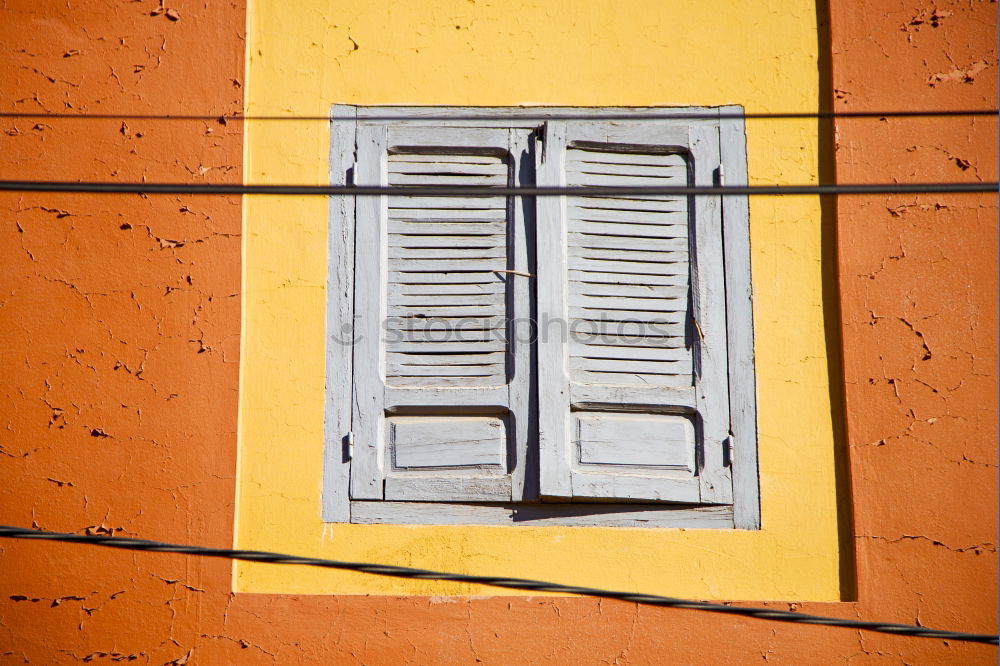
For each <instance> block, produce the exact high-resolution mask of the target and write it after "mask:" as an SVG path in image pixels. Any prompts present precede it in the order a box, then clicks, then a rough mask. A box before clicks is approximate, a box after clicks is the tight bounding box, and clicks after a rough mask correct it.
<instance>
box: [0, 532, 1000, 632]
mask: <svg viewBox="0 0 1000 666" xmlns="http://www.w3.org/2000/svg"><path fill="white" fill-rule="evenodd" d="M0 537H7V538H13V539H41V540H47V541H65V542H69V543H87V544H93V545H95V546H107V547H108V548H122V549H125V550H141V551H150V552H159V553H183V554H185V555H200V556H203V557H222V558H227V559H232V560H245V561H248V562H265V563H270V564H299V565H305V566H313V567H324V568H327V569H344V570H347V571H360V572H362V573H370V574H376V575H379V576H396V577H400V578H417V579H423V580H446V581H452V582H456V583H475V584H478V585H491V586H493V587H504V588H511V589H516V590H535V591H539V592H557V593H565V594H577V595H582V596H588V597H599V598H602V599H618V600H621V601H630V602H633V603H637V604H645V605H650V606H665V607H667V608H684V609H687V610H702V611H709V612H713V613H728V614H729V615H742V616H746V617H754V618H759V619H764V620H775V621H778V622H796V623H799V624H819V625H824V626H830V627H843V628H845V629H866V630H868V631H876V632H881V633H884V634H896V635H898V636H919V637H924V638H939V639H943V640H951V641H966V642H971V643H987V644H990V645H996V644H997V636H996V635H995V634H970V633H965V632H960V631H947V630H944V629H929V628H927V627H918V626H915V625H909V624H892V623H888V622H862V621H860V620H846V619H842V618H837V617H823V616H821V615H807V614H805V613H794V612H792V611H786V610H779V609H771V608H747V607H744V606H728V605H726V604H719V603H711V602H708V601H694V600H691V599H677V598H675V597H664V596H660V595H656V594H641V593H638V592H616V591H614V590H602V589H599V588H593V587H579V586H576V585H561V584H559V583H549V582H546V581H540V580H530V579H527V578H508V577H505V576H477V575H469V574H458V573H446V572H441V571H430V570H427V569H414V568H412V567H399V566H395V565H391V564H371V563H367V562H344V561H341V560H327V559H321V558H317V557H300V556H296V555H284V554H281V553H271V552H267V551H260V550H232V549H229V548H203V547H200V546H186V545H180V544H173V543H164V542H161V541H147V540H145V539H130V538H126V537H116V536H98V535H85V534H69V533H66V532H48V531H44V530H33V529H28V528H25V527H11V526H6V525H0Z"/></svg>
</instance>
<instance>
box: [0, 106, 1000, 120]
mask: <svg viewBox="0 0 1000 666" xmlns="http://www.w3.org/2000/svg"><path fill="white" fill-rule="evenodd" d="M428 108H439V107H428ZM536 108H537V111H536V110H535V109H536ZM998 114H1000V110H998V109H927V110H895V111H811V112H810V111H790V112H776V113H741V112H729V111H716V112H708V111H683V110H681V109H678V110H677V111H676V112H668V111H658V110H648V111H647V110H645V109H635V110H630V111H628V112H626V111H621V110H613V111H600V110H597V109H595V110H594V111H593V112H588V113H570V112H560V111H545V110H544V107H519V108H517V109H516V110H511V112H509V113H504V112H503V111H500V110H498V111H494V112H492V113H475V112H470V113H465V114H454V115H451V114H449V115H446V114H443V113H441V114H435V113H433V112H429V113H426V114H399V115H391V114H388V113H387V114H385V115H366V116H363V117H362V116H359V117H358V118H353V117H351V118H345V117H337V118H331V117H330V116H312V115H302V116H296V115H253V114H240V113H234V114H227V113H220V114H216V115H197V114H195V115H191V114H152V113H151V114H143V113H125V114H120V113H16V112H11V113H0V118H12V119H24V120H32V119H41V120H46V119H48V120H70V119H72V120H196V121H202V122H219V123H222V124H226V123H228V122H230V121H250V122H256V121H266V122H273V121H310V122H311V121H316V122H355V120H366V121H398V120H421V121H437V120H440V121H456V120H457V121H464V122H475V121H505V120H635V121H640V120H810V119H816V120H832V119H851V118H876V119H877V118H949V117H956V118H961V117H983V116H997V115H998Z"/></svg>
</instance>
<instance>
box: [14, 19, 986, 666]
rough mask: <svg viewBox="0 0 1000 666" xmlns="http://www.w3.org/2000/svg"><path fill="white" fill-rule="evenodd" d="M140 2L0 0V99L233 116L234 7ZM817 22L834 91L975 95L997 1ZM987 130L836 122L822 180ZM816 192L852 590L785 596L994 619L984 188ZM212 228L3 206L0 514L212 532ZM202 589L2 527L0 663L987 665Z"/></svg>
mask: <svg viewBox="0 0 1000 666" xmlns="http://www.w3.org/2000/svg"><path fill="white" fill-rule="evenodd" d="M157 9H158V6H157V4H156V3H155V2H122V3H118V4H114V5H110V6H106V5H105V3H97V2H90V3H81V4H80V5H79V6H76V5H73V4H72V3H70V4H69V5H67V4H63V3H54V2H41V3H39V2H27V1H18V2H6V3H2V4H0V15H2V18H0V45H2V46H0V50H2V51H0V52H2V53H3V57H2V58H0V82H2V88H3V92H4V95H3V102H2V104H3V109H4V110H24V111H27V110H40V111H52V112H56V111H64V110H70V111H81V112H82V111H89V112H100V111H117V112H134V113H162V112H171V111H173V112H178V113H209V114H212V115H215V114H222V113H233V112H237V111H239V109H240V104H241V102H240V100H241V97H242V91H241V90H240V88H239V86H240V85H241V79H242V72H243V65H242V62H243V59H242V53H243V41H242V39H243V31H244V27H243V26H244V8H243V6H242V4H240V3H235V4H225V5H212V6H211V8H210V9H207V8H206V7H205V5H204V4H203V3H195V2H190V3H189V2H181V1H179V0H178V1H177V2H174V3H171V4H170V6H169V7H165V8H164V11H157ZM168 10H169V12H173V14H172V15H168V14H169V12H168ZM832 15H833V26H832V37H833V49H832V66H833V87H834V88H835V89H836V93H835V94H836V97H835V101H834V104H835V107H836V108H846V109H855V110H862V109H873V108H899V107H911V108H916V107H920V108H926V107H960V106H968V107H989V106H992V105H994V104H995V102H996V50H995V41H994V37H995V34H996V5H995V4H992V3H986V2H942V3H939V4H936V5H932V4H930V3H926V4H923V3H920V2H917V1H916V0H906V1H905V2H879V3H874V2H872V3H863V2H858V3H834V7H833V9H832ZM0 129H2V130H3V133H2V134H0V146H2V150H0V177H3V178H11V177H17V178H25V177H37V178H51V179H72V178H87V179H98V180H109V179H112V178H122V179H127V180H133V179H139V178H142V177H145V178H147V179H149V180H167V181H174V180H191V181H195V182H203V181H210V180H230V179H232V180H236V179H239V178H240V174H241V167H240V164H241V155H240V151H241V145H240V141H241V137H240V130H239V126H238V125H237V124H234V123H230V124H228V125H221V124H219V123H214V122H207V123H200V122H195V123H180V122H152V121H127V122H126V123H125V124H124V125H123V124H122V123H121V122H97V121H93V122H84V121H73V122H70V121H57V120H52V121H44V122H39V121H27V120H17V121H11V120H3V121H2V123H0ZM996 140H997V136H996V122H995V120H991V119H977V120H975V121H971V120H955V119H951V120H908V121H902V120H887V121H885V122H881V121H874V122H873V121H865V122H862V121H844V122H841V123H838V125H837V126H836V152H835V155H836V166H837V175H838V177H839V178H840V179H841V180H842V181H844V182H847V181H851V182H860V181H880V180H886V179H890V178H897V177H898V178H899V179H900V180H906V179H913V180H922V179H927V180H935V179H942V180H950V179H956V180H957V179H971V178H981V179H983V180H992V179H995V178H996V152H995V147H996ZM836 211H837V218H838V220H837V222H838V233H839V241H838V245H837V248H838V254H839V262H840V268H841V281H840V285H839V290H840V294H841V296H842V299H843V301H842V317H843V329H842V338H843V345H844V365H843V368H844V373H845V378H846V379H845V382H846V399H845V407H846V409H845V411H846V420H847V438H848V442H849V444H850V447H851V448H850V465H849V479H847V480H849V481H850V484H851V488H852V497H853V503H852V506H851V507H848V509H849V510H850V511H851V513H852V514H853V522H854V526H855V527H854V529H855V535H856V536H855V544H854V545H855V547H856V558H857V598H858V601H856V602H850V603H837V604H816V603H805V604H797V605H795V606H796V607H797V608H800V609H801V610H803V611H806V612H815V613H826V614H834V615H841V616H846V617H861V618H864V619H876V618H878V619H888V620H895V621H901V622H919V623H923V624H926V625H929V626H943V627H951V628H956V629H964V630H969V631H991V630H993V629H995V626H996V612H995V607H994V602H995V590H996V584H997V577H996V555H995V553H996V545H995V544H996V539H995V534H996V530H997V523H996V502H995V498H996V492H997V486H996V474H997V467H996V464H997V454H996V374H995V369H996V361H997V358H996V346H995V339H996V334H997V328H996V327H997V317H996V309H995V293H996V288H997V283H996V269H995V267H996V260H995V257H996V250H997V237H996V226H995V221H996V198H995V197H993V196H982V197H976V196H968V195H965V196H961V197H959V196H955V197H948V196H934V197H926V196H924V197H872V198H865V199H862V198H856V199H849V200H842V201H841V202H839V204H838V205H837V208H836ZM239 230H240V205H239V201H238V200H232V199H225V198H198V197H169V198H168V197H164V198H155V197H151V198H149V199H144V198H141V197H138V196H125V195H123V196H100V197H97V196H80V195H59V196H56V195H17V194H5V195H2V197H0V261H2V265H3V267H4V270H3V273H2V277H0V338H2V342H0V368H2V375H0V376H2V378H3V379H2V380H0V415H2V425H3V428H2V429H0V447H2V448H0V474H2V479H3V483H2V484H0V522H3V523H9V524H19V525H32V524H34V525H37V526H39V527H43V528H47V529H55V530H66V531H75V532H86V531H90V532H102V533H115V534H125V535H131V536H145V537H152V538H162V539H168V540H176V541H189V542H193V543H202V544H206V545H217V546H222V545H226V544H227V543H229V542H230V541H231V539H232V530H233V525H232V516H233V507H232V501H233V499H232V498H233V496H234V492H235V485H234V480H233V470H234V469H235V452H236V444H235V423H236V387H237V380H238V377H237V374H238V365H237V361H238V358H237V355H238V346H239V345H238V341H239V311H238V310H239V297H238V294H239V290H240V284H239V259H240V249H239V242H240V239H239V237H238V234H239ZM831 238H832V236H831ZM830 292H831V294H833V295H834V296H835V295H836V289H835V288H834V286H831V288H830ZM830 307H831V308H833V307H835V305H834V304H833V303H831V304H830ZM834 333H837V331H834ZM838 371H839V370H838ZM845 471H846V470H845ZM845 476H848V475H847V474H845ZM230 589H231V577H230V567H229V566H228V565H227V564H226V563H224V562H214V561H205V560H196V559H190V558H183V557H179V556H173V555H164V554H130V553H121V552H115V551H110V550H103V549H96V548H90V547H83V546H71V545H50V544H40V543H20V542H17V543H15V542H6V543H0V661H2V662H3V663H21V662H31V663H68V662H73V661H75V660H88V661H94V662H98V663H102V662H112V661H136V662H138V663H153V664H165V663H172V664H181V663H206V664H207V663H272V662H277V663H298V662H321V661H322V662H328V663H332V662H337V663H473V662H476V661H483V662H487V663H503V664H515V663H609V664H611V663H665V662H678V663H734V662H735V663H742V662H754V661H767V662H775V663H778V662H780V663H795V664H809V663H815V664H828V663H836V662H840V661H851V662H855V663H873V662H876V661H886V662H889V663H896V662H899V663H921V664H928V663H969V664H973V663H976V664H978V663H990V662H995V660H996V650H995V648H989V647H985V646H972V645H965V644H958V643H948V642H944V641H937V640H930V639H913V638H893V637H886V636H877V635H873V634H864V633H858V632H852V631H845V630H839V629H826V628H820V627H795V626H788V625H779V624H774V623H768V622H762V621H756V620H741V619H736V618H729V617H716V616H712V615H706V614H701V613H695V612H690V611H669V610H656V609H649V608H638V607H636V606H632V605H628V604H622V603H616V602H598V601H595V600H587V599H556V598H545V599H538V598H535V599H532V598H510V599H507V598H502V597H494V598H488V599H477V598H473V599H453V598H420V597H413V598H397V597H295V596H282V595H251V594H246V595H242V594H241V595H232V594H231V593H230ZM779 605H780V606H783V607H787V605H781V604H779Z"/></svg>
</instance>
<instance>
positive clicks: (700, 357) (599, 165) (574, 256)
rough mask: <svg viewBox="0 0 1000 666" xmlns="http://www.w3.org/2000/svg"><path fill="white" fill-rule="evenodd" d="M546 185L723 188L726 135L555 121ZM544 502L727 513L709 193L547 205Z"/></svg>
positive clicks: (720, 281)
mask: <svg viewBox="0 0 1000 666" xmlns="http://www.w3.org/2000/svg"><path fill="white" fill-rule="evenodd" d="M544 143H545V146H544V151H543V153H542V155H541V157H540V162H539V164H538V165H537V170H538V180H539V184H540V185H567V186H583V187H604V186H619V187H632V186H657V185H686V184H689V183H692V184H693V183H697V184H700V185H708V184H711V183H712V182H713V180H712V179H713V175H714V170H715V169H716V168H717V167H718V164H719V142H718V131H717V129H713V128H711V127H705V126H698V125H691V124H680V123H671V122H655V121H649V122H644V123H642V124H641V125H640V124H636V125H631V124H629V125H621V124H611V123H597V122H594V123H585V122H549V123H547V125H546V128H545V138H544ZM538 227H539V243H538V247H539V253H540V255H539V256H540V260H539V266H540V268H539V271H540V275H539V316H540V318H541V319H542V320H543V321H545V320H548V319H564V320H565V321H566V322H567V323H568V331H569V336H568V340H562V339H555V338H554V336H543V339H542V340H541V342H540V349H539V357H540V359H541V361H540V368H539V382H540V393H541V395H542V396H553V399H554V400H555V402H556V409H554V410H553V413H551V414H546V413H545V411H546V410H545V406H544V405H543V407H542V414H541V416H540V442H541V450H540V460H541V465H542V470H541V471H542V474H541V493H542V495H543V496H544V497H549V498H573V499H595V500H596V499H602V500H610V499H614V500H643V501H673V502H705V503H709V502H710V503H728V502H731V501H732V500H731V493H732V484H731V481H730V480H729V470H728V468H726V467H724V465H723V454H722V451H723V447H724V446H725V445H726V441H725V440H726V437H727V434H728V430H729V404H728V380H727V372H726V364H727V356H726V322H725V285H724V277H723V263H722V229H721V218H720V207H719V205H718V201H717V199H716V198H714V197H674V196H652V195H647V194H636V195H617V194H609V195H607V196H599V195H590V194H588V195H586V196H572V197H552V198H540V199H539V203H538Z"/></svg>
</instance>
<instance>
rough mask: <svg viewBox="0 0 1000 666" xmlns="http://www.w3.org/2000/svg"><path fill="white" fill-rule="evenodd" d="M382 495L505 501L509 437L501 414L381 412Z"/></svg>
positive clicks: (508, 486)
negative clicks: (385, 456) (385, 461)
mask: <svg viewBox="0 0 1000 666" xmlns="http://www.w3.org/2000/svg"><path fill="white" fill-rule="evenodd" d="M386 431H387V432H386V443H387V445H388V447H389V453H390V458H389V460H390V469H389V470H388V472H387V474H386V479H385V499H387V500H405V501H439V502H483V501H509V500H510V498H511V477H510V474H509V473H508V470H507V468H508V457H509V445H510V437H509V434H508V428H507V419H506V417H505V416H501V415H483V416H479V415H476V416H471V415H470V416H457V415H454V416H453V415H448V414H433V415H432V414H428V415H420V416H389V417H387V418H386Z"/></svg>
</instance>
